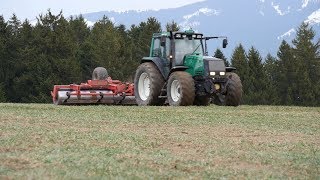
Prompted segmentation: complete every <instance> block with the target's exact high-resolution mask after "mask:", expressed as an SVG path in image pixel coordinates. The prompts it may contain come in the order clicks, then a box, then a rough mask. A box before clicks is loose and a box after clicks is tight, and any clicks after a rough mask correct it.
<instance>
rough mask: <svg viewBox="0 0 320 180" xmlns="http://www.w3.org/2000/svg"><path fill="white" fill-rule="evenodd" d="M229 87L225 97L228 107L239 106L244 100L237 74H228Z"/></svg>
mask: <svg viewBox="0 0 320 180" xmlns="http://www.w3.org/2000/svg"><path fill="white" fill-rule="evenodd" d="M227 77H228V86H227V93H226V95H225V105H226V106H239V105H240V102H241V98H242V84H241V80H240V77H239V76H238V75H237V74H236V73H232V72H231V73H227Z"/></svg>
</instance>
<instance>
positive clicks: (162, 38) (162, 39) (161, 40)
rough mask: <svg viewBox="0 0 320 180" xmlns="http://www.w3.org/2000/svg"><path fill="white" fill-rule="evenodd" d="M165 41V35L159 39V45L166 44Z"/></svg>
mask: <svg viewBox="0 0 320 180" xmlns="http://www.w3.org/2000/svg"><path fill="white" fill-rule="evenodd" d="M166 41H167V38H166V37H165V36H162V37H161V39H160V46H166Z"/></svg>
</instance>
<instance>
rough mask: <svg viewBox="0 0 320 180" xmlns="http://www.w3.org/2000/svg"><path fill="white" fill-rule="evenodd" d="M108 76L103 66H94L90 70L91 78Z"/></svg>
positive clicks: (100, 78)
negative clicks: (91, 70)
mask: <svg viewBox="0 0 320 180" xmlns="http://www.w3.org/2000/svg"><path fill="white" fill-rule="evenodd" d="M107 78H108V71H107V70H106V68H104V67H96V68H95V69H94V70H93V72H92V80H105V79H107Z"/></svg>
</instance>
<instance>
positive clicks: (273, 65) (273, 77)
mask: <svg viewBox="0 0 320 180" xmlns="http://www.w3.org/2000/svg"><path fill="white" fill-rule="evenodd" d="M263 69H264V72H265V74H266V89H265V92H264V94H265V95H266V103H267V104H272V105H276V104H279V103H280V100H279V94H278V86H277V82H278V81H279V62H278V61H277V59H276V58H275V57H273V56H271V54H268V55H267V57H266V59H265V62H264V64H263Z"/></svg>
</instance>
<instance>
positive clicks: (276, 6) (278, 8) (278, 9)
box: [271, 2, 290, 16]
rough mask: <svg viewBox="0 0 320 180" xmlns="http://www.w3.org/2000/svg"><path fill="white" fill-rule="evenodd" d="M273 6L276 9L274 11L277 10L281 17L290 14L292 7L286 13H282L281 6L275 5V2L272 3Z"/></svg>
mask: <svg viewBox="0 0 320 180" xmlns="http://www.w3.org/2000/svg"><path fill="white" fill-rule="evenodd" d="M271 6H272V7H273V8H274V10H276V12H277V13H278V14H279V15H280V16H284V15H286V14H289V13H290V6H289V7H288V8H287V10H286V11H281V10H280V5H279V4H277V5H276V4H275V3H273V2H271Z"/></svg>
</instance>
